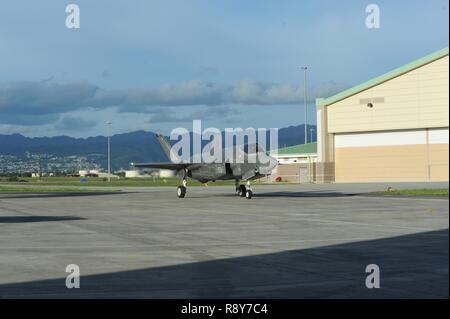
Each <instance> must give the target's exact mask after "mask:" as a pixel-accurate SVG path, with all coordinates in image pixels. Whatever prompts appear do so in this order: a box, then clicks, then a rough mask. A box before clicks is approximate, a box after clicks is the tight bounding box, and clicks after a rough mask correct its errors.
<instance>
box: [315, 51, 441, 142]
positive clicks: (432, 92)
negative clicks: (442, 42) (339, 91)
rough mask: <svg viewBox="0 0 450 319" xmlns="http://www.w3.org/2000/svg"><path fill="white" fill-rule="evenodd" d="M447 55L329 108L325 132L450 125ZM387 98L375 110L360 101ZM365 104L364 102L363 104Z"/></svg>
mask: <svg viewBox="0 0 450 319" xmlns="http://www.w3.org/2000/svg"><path fill="white" fill-rule="evenodd" d="M448 71H449V59H448V56H446V57H443V58H441V59H439V60H436V61H434V62H432V63H430V64H427V65H425V66H423V67H420V68H418V69H416V70H413V71H411V72H409V73H406V74H404V75H402V76H399V77H397V78H394V79H392V80H389V81H387V82H384V83H382V84H380V85H378V86H375V87H373V88H370V89H368V90H366V91H363V92H361V93H358V94H356V95H354V96H351V97H348V98H346V99H344V100H342V101H339V102H336V103H335V104H332V105H329V106H327V107H326V108H325V109H326V111H327V112H326V113H327V114H326V116H325V115H324V114H321V118H323V119H324V120H326V122H325V123H327V128H326V129H324V128H322V131H323V133H325V132H327V133H343V132H362V131H384V130H400V129H415V128H433V127H448V126H449V89H448V85H449V72H448ZM380 98H381V99H384V102H374V103H373V104H374V107H373V108H368V107H367V106H366V105H367V103H364V104H361V100H367V99H375V100H377V99H380ZM363 102H364V101H363Z"/></svg>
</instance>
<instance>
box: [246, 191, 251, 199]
mask: <svg viewBox="0 0 450 319" xmlns="http://www.w3.org/2000/svg"><path fill="white" fill-rule="evenodd" d="M252 196H253V192H252V191H251V190H247V191H246V192H245V198H247V199H252Z"/></svg>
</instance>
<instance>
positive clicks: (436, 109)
mask: <svg viewBox="0 0 450 319" xmlns="http://www.w3.org/2000/svg"><path fill="white" fill-rule="evenodd" d="M448 85H449V58H448V48H446V49H443V50H440V51H438V52H435V53H433V54H431V55H429V56H426V57H424V58H422V59H419V60H417V61H414V62H412V63H410V64H408V65H406V66H403V67H401V68H398V69H396V70H394V71H391V72H389V73H387V74H385V75H382V76H381V77H378V78H375V79H373V80H370V81H368V82H366V83H363V84H361V85H359V86H356V87H354V88H351V89H349V90H346V91H344V92H341V93H339V94H337V95H335V96H333V97H330V98H327V99H318V100H317V121H318V130H317V131H318V162H319V163H322V165H324V166H326V167H330V166H334V170H329V171H330V172H331V171H333V176H330V175H327V174H325V173H324V174H323V180H322V182H329V181H336V182H371V181H448V165H449V158H448V134H449V132H448V127H449V89H448ZM318 175H319V176H320V175H321V173H320V172H319V174H318Z"/></svg>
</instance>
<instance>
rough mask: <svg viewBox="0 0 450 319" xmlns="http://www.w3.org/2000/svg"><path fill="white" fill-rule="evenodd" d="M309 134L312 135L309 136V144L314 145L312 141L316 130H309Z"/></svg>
mask: <svg viewBox="0 0 450 319" xmlns="http://www.w3.org/2000/svg"><path fill="white" fill-rule="evenodd" d="M309 133H310V134H309V142H310V143H312V141H313V133H314V128H312V127H311V128H310V129H309Z"/></svg>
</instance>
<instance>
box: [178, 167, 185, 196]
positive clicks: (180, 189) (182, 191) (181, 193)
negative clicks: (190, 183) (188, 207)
mask: <svg viewBox="0 0 450 319" xmlns="http://www.w3.org/2000/svg"><path fill="white" fill-rule="evenodd" d="M186 190H187V179H186V172H185V174H184V175H183V182H182V185H180V186H178V187H177V196H178V198H184V197H185V196H186Z"/></svg>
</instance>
